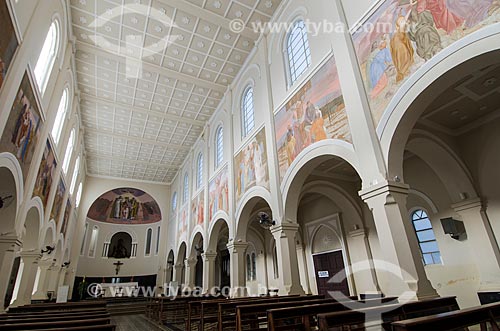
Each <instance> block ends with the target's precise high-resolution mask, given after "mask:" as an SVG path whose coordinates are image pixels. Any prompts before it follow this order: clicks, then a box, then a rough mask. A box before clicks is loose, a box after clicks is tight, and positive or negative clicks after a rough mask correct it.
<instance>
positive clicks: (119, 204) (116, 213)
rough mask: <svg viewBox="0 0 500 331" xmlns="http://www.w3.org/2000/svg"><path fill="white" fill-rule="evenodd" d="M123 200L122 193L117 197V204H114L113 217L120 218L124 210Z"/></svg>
mask: <svg viewBox="0 0 500 331" xmlns="http://www.w3.org/2000/svg"><path fill="white" fill-rule="evenodd" d="M122 201H123V197H122V196H121V195H120V196H119V197H118V198H116V200H115V204H114V206H113V218H120V213H121V210H122Z"/></svg>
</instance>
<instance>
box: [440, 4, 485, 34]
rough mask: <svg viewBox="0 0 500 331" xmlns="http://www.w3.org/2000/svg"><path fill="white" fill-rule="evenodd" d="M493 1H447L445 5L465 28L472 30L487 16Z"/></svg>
mask: <svg viewBox="0 0 500 331" xmlns="http://www.w3.org/2000/svg"><path fill="white" fill-rule="evenodd" d="M492 4H493V0H447V1H446V5H447V6H448V8H449V10H450V11H451V12H452V13H453V14H454V15H456V16H458V17H461V18H462V19H463V20H464V21H465V27H467V28H472V27H474V26H476V25H478V24H479V23H481V21H483V20H484V19H485V18H486V17H487V16H488V11H489V9H490V8H491V5H492Z"/></svg>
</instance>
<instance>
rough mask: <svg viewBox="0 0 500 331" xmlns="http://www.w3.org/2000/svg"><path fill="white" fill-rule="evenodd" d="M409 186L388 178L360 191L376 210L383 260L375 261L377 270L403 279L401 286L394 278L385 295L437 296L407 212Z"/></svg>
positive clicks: (385, 289)
mask: <svg viewBox="0 0 500 331" xmlns="http://www.w3.org/2000/svg"><path fill="white" fill-rule="evenodd" d="M408 190H409V187H408V186H407V185H405V184H401V183H394V182H385V183H380V184H378V185H375V186H372V187H370V188H368V189H365V190H363V191H361V192H360V196H361V197H362V199H363V200H364V201H365V202H366V203H367V204H368V206H369V208H370V209H371V211H372V213H373V218H374V220H375V226H376V229H377V235H378V239H379V242H380V248H381V255H382V260H383V261H381V262H383V263H380V262H376V263H375V267H376V268H377V274H380V273H385V274H386V275H390V277H392V278H391V279H392V280H391V281H394V280H395V279H394V278H396V279H397V278H399V279H401V280H402V281H403V283H401V284H399V285H400V286H399V289H398V284H396V283H395V282H392V283H391V286H387V288H384V289H383V290H384V291H385V292H387V293H384V294H385V295H389V296H394V295H395V296H399V297H400V298H401V299H406V300H415V299H418V300H420V299H425V298H434V297H437V296H438V294H437V292H436V290H435V289H434V288H433V287H432V284H431V282H430V281H429V279H428V278H427V275H426V274H425V269H424V265H423V261H422V256H421V253H420V249H419V246H418V242H417V238H416V235H415V232H414V229H413V225H412V223H411V221H410V220H409V219H408V216H407V214H408V212H407V209H406V199H407V196H408ZM404 283H406V286H404Z"/></svg>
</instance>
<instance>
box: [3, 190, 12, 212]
mask: <svg viewBox="0 0 500 331" xmlns="http://www.w3.org/2000/svg"><path fill="white" fill-rule="evenodd" d="M12 201H14V196H13V195H12V194H9V193H7V194H1V196H0V209H1V208H3V207H8V206H9V205H10V204H11V203H12Z"/></svg>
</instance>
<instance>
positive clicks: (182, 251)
mask: <svg viewBox="0 0 500 331" xmlns="http://www.w3.org/2000/svg"><path fill="white" fill-rule="evenodd" d="M186 251H187V248H186V243H185V242H182V243H181V245H180V246H179V252H178V253H177V261H176V262H175V273H174V281H175V283H176V285H177V286H179V288H180V289H183V288H184V286H185V285H186V267H185V261H186Z"/></svg>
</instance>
